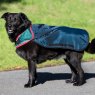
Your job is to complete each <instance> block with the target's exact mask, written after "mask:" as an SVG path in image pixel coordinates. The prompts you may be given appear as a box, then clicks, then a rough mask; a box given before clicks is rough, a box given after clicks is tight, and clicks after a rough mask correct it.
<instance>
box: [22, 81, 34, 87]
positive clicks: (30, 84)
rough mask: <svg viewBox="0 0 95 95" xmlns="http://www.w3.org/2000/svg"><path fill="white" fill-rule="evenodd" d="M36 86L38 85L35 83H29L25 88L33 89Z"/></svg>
mask: <svg viewBox="0 0 95 95" xmlns="http://www.w3.org/2000/svg"><path fill="white" fill-rule="evenodd" d="M35 85H36V84H35V82H32V83H27V84H25V85H24V87H25V88H30V87H33V86H35Z"/></svg>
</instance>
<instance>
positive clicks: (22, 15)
mask: <svg viewBox="0 0 95 95" xmlns="http://www.w3.org/2000/svg"><path fill="white" fill-rule="evenodd" d="M19 15H20V17H21V19H23V20H26V19H28V18H27V16H26V15H25V14H24V13H19Z"/></svg>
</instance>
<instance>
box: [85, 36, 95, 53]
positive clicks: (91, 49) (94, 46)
mask: <svg viewBox="0 0 95 95" xmlns="http://www.w3.org/2000/svg"><path fill="white" fill-rule="evenodd" d="M85 51H86V52H88V53H90V54H95V38H94V39H92V41H91V43H89V45H88V46H87V48H86V49H85Z"/></svg>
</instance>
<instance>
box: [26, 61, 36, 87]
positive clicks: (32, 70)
mask: <svg viewBox="0 0 95 95" xmlns="http://www.w3.org/2000/svg"><path fill="white" fill-rule="evenodd" d="M28 70H29V80H28V83H27V84H25V87H32V86H34V85H35V82H36V77H37V76H36V62H35V61H33V60H28Z"/></svg>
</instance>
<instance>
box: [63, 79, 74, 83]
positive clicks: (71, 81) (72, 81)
mask: <svg viewBox="0 0 95 95" xmlns="http://www.w3.org/2000/svg"><path fill="white" fill-rule="evenodd" d="M65 82H66V83H74V82H75V80H71V79H67V80H66V81H65Z"/></svg>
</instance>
